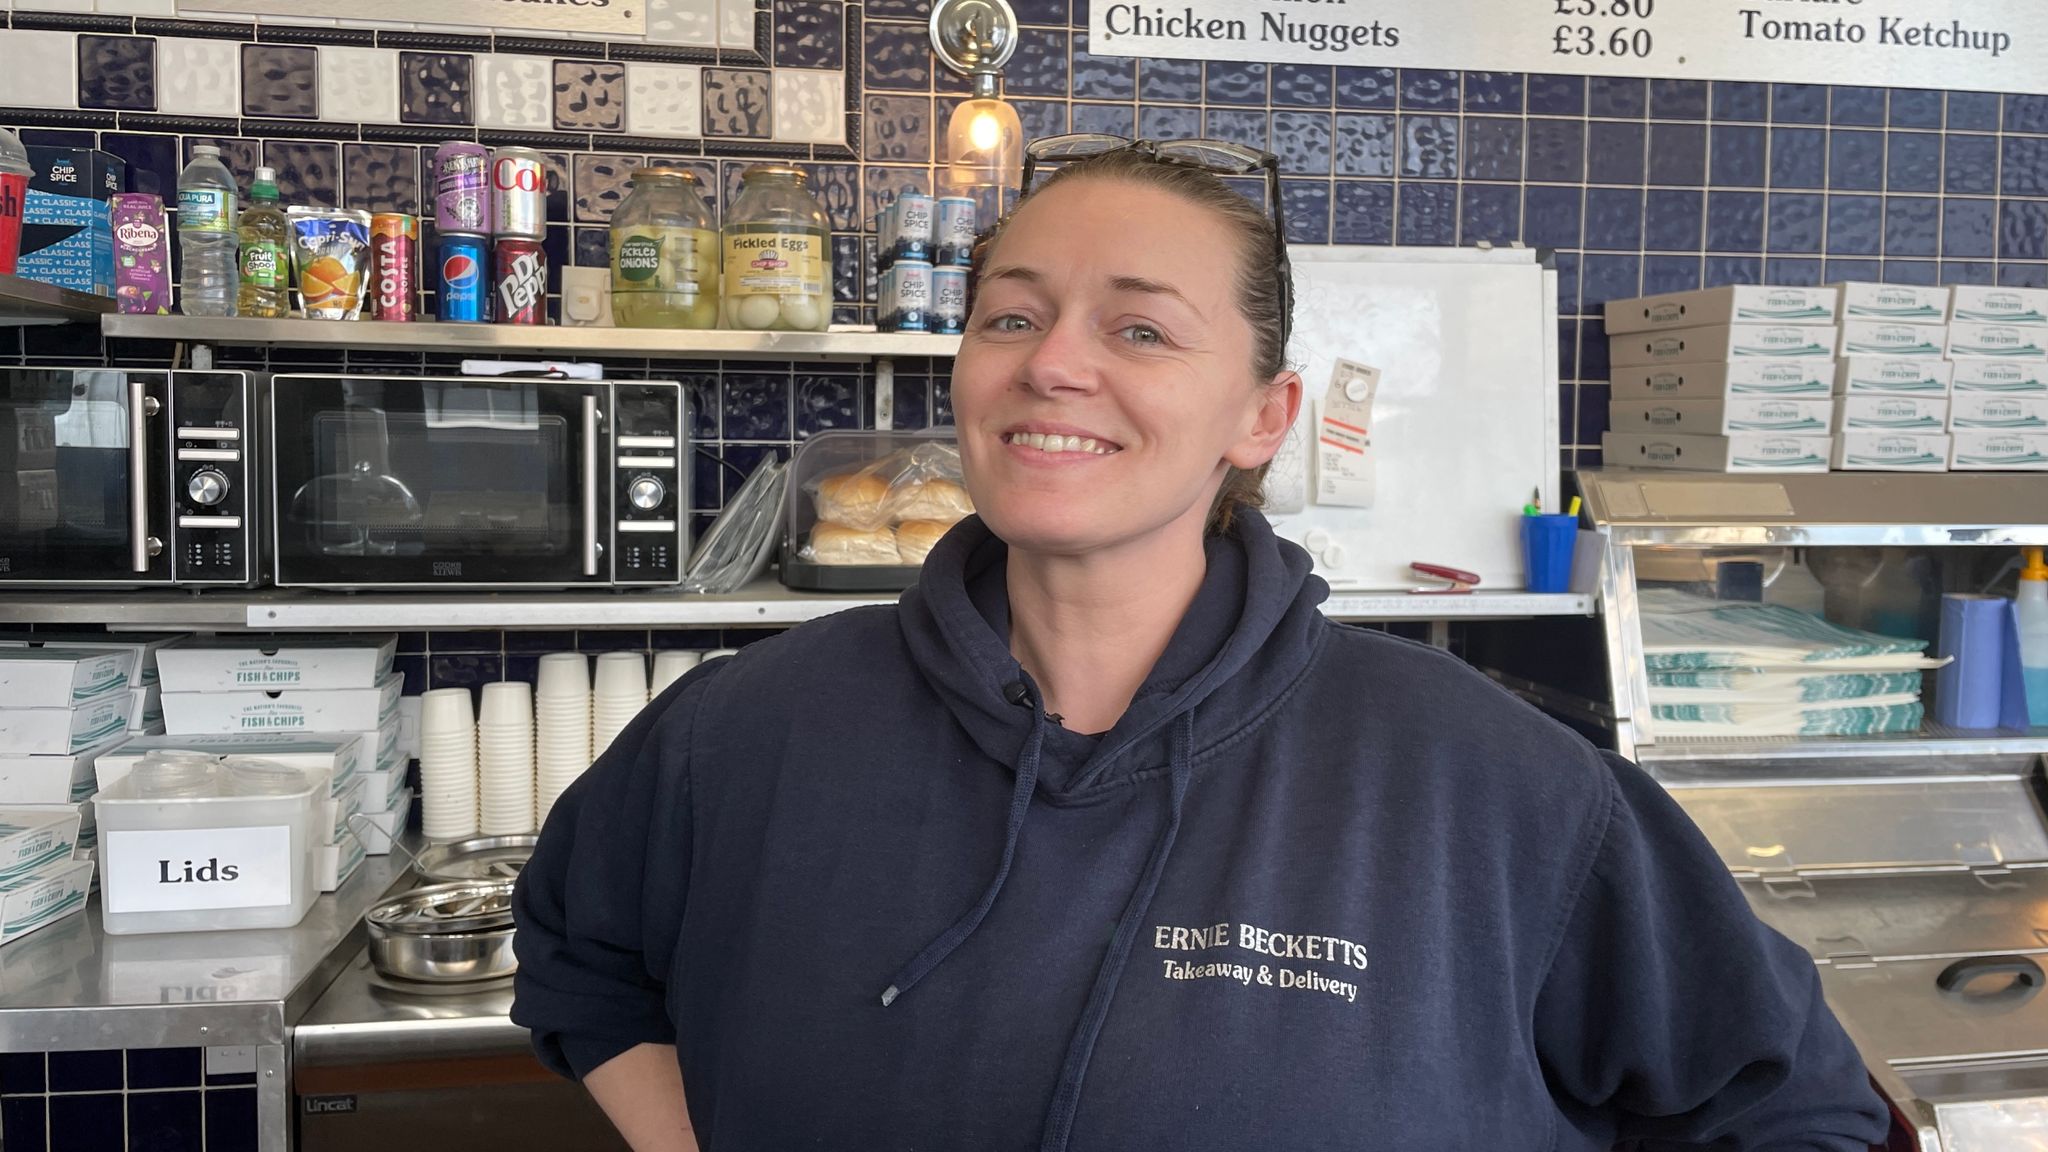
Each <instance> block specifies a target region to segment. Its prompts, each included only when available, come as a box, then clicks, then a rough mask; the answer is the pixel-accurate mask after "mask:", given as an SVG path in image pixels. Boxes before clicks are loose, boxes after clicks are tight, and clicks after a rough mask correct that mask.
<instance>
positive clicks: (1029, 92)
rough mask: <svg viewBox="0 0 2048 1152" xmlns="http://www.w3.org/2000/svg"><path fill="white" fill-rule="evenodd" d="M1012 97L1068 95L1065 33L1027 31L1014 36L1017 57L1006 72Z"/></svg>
mask: <svg viewBox="0 0 2048 1152" xmlns="http://www.w3.org/2000/svg"><path fill="white" fill-rule="evenodd" d="M1004 75H1005V77H1006V81H1005V83H1006V84H1007V87H1008V90H1009V92H1010V93H1011V94H1012V95H1015V96H1057V97H1059V98H1060V99H1063V100H1064V99H1066V96H1067V34H1066V33H1065V32H1048V31H1046V30H1045V29H1042V28H1026V29H1024V30H1023V31H1022V32H1020V33H1018V35H1017V54H1016V55H1015V56H1013V57H1011V58H1010V66H1009V67H1008V68H1007V69H1006V70H1005V72H1004Z"/></svg>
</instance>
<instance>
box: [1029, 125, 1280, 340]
mask: <svg viewBox="0 0 2048 1152" xmlns="http://www.w3.org/2000/svg"><path fill="white" fill-rule="evenodd" d="M1112 152H1135V153H1137V154H1138V155H1140V156H1143V157H1145V158H1146V159H1148V160H1152V161H1154V162H1156V163H1160V164H1172V165H1175V166H1178V167H1182V168H1195V169H1199V170H1201V171H1203V172H1208V173H1211V174H1213V175H1216V176H1251V175H1254V174H1259V173H1263V174H1264V175H1265V178H1266V210H1267V211H1268V212H1269V213H1271V215H1272V217H1273V258H1274V262H1275V266H1276V267H1277V269H1278V271H1279V276H1280V345H1281V347H1282V348H1285V347H1286V346H1287V338H1288V336H1289V335H1291V334H1292V331H1293V327H1294V277H1293V275H1292V273H1291V265H1289V263H1288V261H1287V216H1286V212H1285V209H1284V208H1283V206H1282V204H1281V201H1280V160H1279V158H1278V157H1276V156H1274V155H1273V154H1272V153H1271V152H1261V151H1259V150H1258V149H1256V148H1248V147H1246V146H1244V145H1242V144H1233V143H1231V142H1230V141H1228V140H1131V139H1127V138H1126V137H1123V136H1112V135H1109V134H1108V133H1104V132H1075V133H1071V134H1069V135H1065V136H1048V137H1045V138H1044V139H1042V140H1033V141H1032V142H1031V143H1030V144H1028V145H1026V146H1025V148H1024V191H1026V192H1029V191H1031V184H1032V177H1033V176H1034V175H1035V173H1036V172H1037V169H1038V166H1039V164H1041V163H1047V164H1059V163H1063V162H1067V161H1073V160H1086V159H1088V158H1090V157H1093V156H1104V155H1108V154H1109V153H1112Z"/></svg>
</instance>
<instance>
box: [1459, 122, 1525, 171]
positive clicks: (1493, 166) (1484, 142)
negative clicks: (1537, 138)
mask: <svg viewBox="0 0 2048 1152" xmlns="http://www.w3.org/2000/svg"><path fill="white" fill-rule="evenodd" d="M1465 178H1466V179H1467V180H1520V179H1521V178H1522V121H1521V120H1520V119H1507V118H1504V117H1503V118H1496V117H1491V116H1473V117H1470V118H1468V119H1467V120H1466V121H1465Z"/></svg>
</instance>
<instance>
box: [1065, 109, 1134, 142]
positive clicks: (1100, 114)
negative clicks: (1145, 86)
mask: <svg viewBox="0 0 2048 1152" xmlns="http://www.w3.org/2000/svg"><path fill="white" fill-rule="evenodd" d="M1137 120H1138V113H1137V110H1136V109H1134V108H1132V107H1131V106H1130V105H1129V104H1075V105H1074V131H1076V132H1106V133H1108V134H1109V135H1111V136H1133V135H1136V134H1137Z"/></svg>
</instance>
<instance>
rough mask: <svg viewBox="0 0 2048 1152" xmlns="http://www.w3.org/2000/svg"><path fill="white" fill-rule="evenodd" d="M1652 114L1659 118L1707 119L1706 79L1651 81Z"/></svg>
mask: <svg viewBox="0 0 2048 1152" xmlns="http://www.w3.org/2000/svg"><path fill="white" fill-rule="evenodd" d="M1650 115H1651V116H1652V117H1655V118H1656V119H1658V120H1705V119H1706V118H1707V82H1706V81H1704V80H1652V81H1650Z"/></svg>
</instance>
